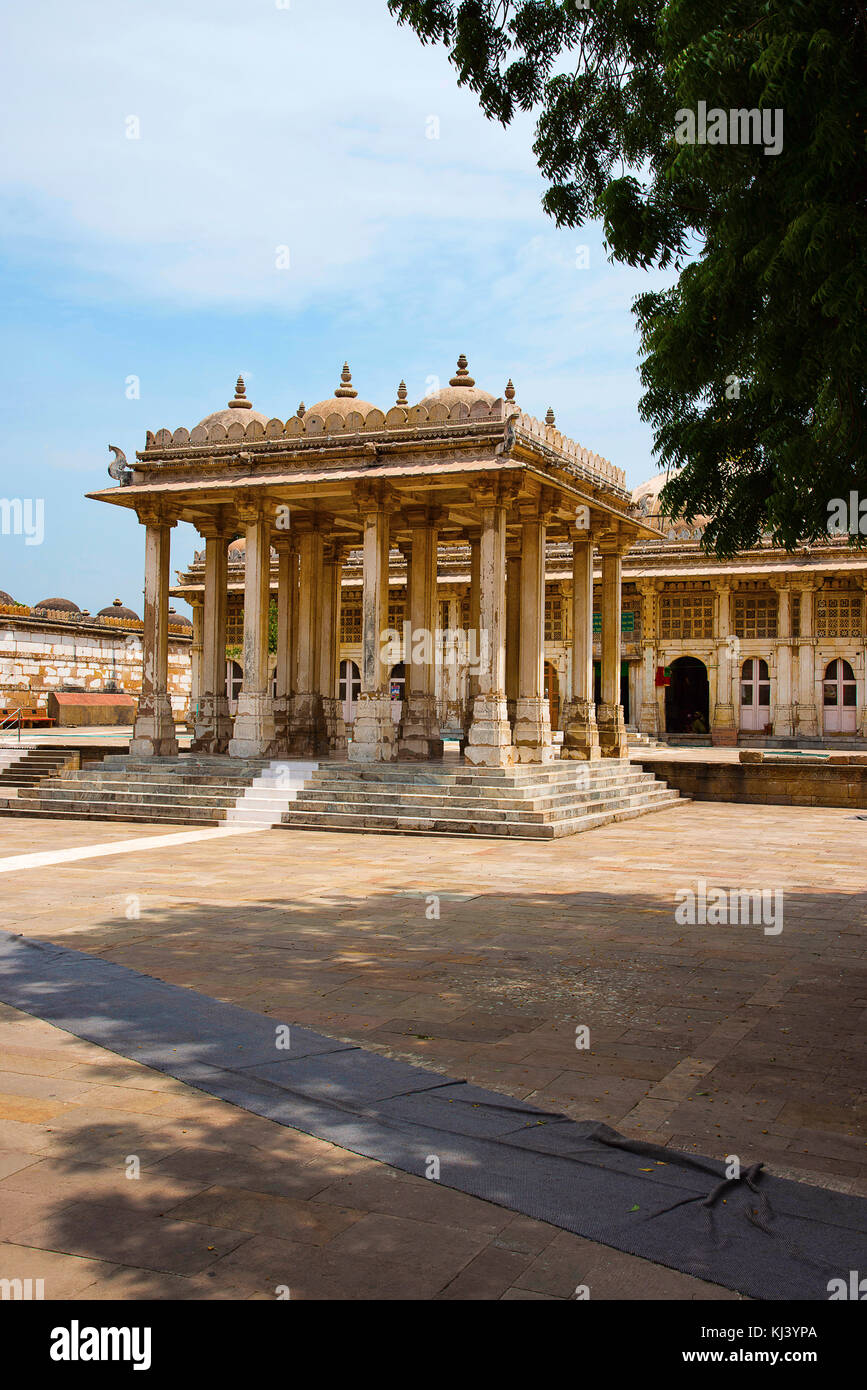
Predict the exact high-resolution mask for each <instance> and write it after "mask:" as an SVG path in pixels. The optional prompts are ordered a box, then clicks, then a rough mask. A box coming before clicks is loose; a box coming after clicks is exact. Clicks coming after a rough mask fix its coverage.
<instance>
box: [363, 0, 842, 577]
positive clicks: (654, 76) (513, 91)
mask: <svg viewBox="0 0 867 1390" xmlns="http://www.w3.org/2000/svg"><path fill="white" fill-rule="evenodd" d="M389 8H390V10H391V11H392V13H393V14H394V15H395V16H396V18H397V19H398V21H399V22H400V23H405V24H409V25H411V26H412V28H413V29H414V30H415V31H416V32H417V33H418V35H419V37H420V38H421V40H422V41H423V42H425V43H441V44H444V45H446V47H447V48H448V51H449V57H450V60H451V62H452V63H453V65H454V67H455V69H456V71H457V76H458V81H459V83H460V84H461V85H464V86H467V87H469V88H470V89H472V90H473V91H474V92H476V93H477V94H478V98H479V102H480V104H481V107H482V110H483V111H484V112H485V114H486V115H487V116H488V117H489V118H491V119H493V120H497V121H500V122H501V123H502V124H504V125H508V124H509V123H510V122H511V121H512V119H513V117H514V116H515V114H516V113H517V112H518V111H526V112H529V111H533V112H535V113H536V114H537V124H536V139H535V143H534V146H533V150H534V154H535V156H536V158H537V161H538V164H539V168H540V170H541V172H542V174H543V175H544V177H545V178H546V180H547V182H548V188H547V191H546V193H545V195H544V199H543V205H544V208H545V210H546V212H548V213H549V214H550V215H551V216H552V217H553V218H554V220H555V221H556V223H557V224H558V225H559V226H566V227H579V226H581V225H582V224H583V223H584V222H586V221H587V220H588V219H589V218H599V219H601V222H602V225H603V228H604V234H605V240H606V245H607V248H608V250H609V253H610V255H611V257H612V259H615V260H619V261H622V262H625V263H627V264H629V265H632V266H639V267H644V268H650V267H660V268H664V267H668V266H671V267H673V268H674V269H675V270H676V271H677V272H678V278H677V281H676V283H675V285H674V286H673V287H672V288H671V289H669V290H665V291H661V292H648V293H645V294H642V295H641V296H639V298H638V299H637V300H636V302H635V305H634V312H635V314H636V317H637V321H638V325H639V329H640V335H641V356H642V362H641V367H640V376H641V382H642V386H643V388H644V393H643V395H642V398H641V404H640V410H641V415H642V417H643V418H644V419H645V420H647V421H648V422H649V423H650V424H651V426H652V428H653V433H654V447H655V452H656V454H657V457H658V461H659V465H660V467H664V468H667V469H670V470H671V477H670V480H669V482H668V484H667V485H666V489H665V492H664V495H663V501H664V504H665V505H666V509H667V510H668V511H669V512H670V513H671V514H672V515H675V516H683V517H685V518H686V519H687V520H692V519H693V518H694V517H696V516H698V515H711V516H712V517H713V520H712V522H711V523H710V524H709V526H708V527H707V529H706V531H705V540H704V544H705V546H706V548H707V549H709V550H712V551H714V552H716V553H717V554H718V555H720V556H725V555H730V554H732V553H733V552H734V551H736V550H738V549H743V548H746V547H748V546H749V545H751V544H753V543H755V541H756V540H757V539H758V537H759V535H760V534H761V533H762V532H764V531H770V532H771V533H772V535H773V537H774V539H775V540H776V541H777V542H778V543H781V544H783V545H786V546H787V547H792V546H793V545H794V544H795V543H796V542H797V541H798V540H799V539H815V538H818V537H820V536H821V535H822V534H824V533H826V531H827V527H828V512H829V505H830V503H831V501H832V499H834V498H848V496H849V494H850V492H851V491H853V490H855V491H858V490H859V488H860V492H861V495H862V496H867V419H865V414H867V412H865V406H867V370H865V369H867V329H865V311H867V237H865V232H867V166H865V144H867V142H865V135H867V62H865V58H867V43H865V31H867V15H865V7H864V3H863V0H854V3H853V0H844V3H841V4H831V3H828V0H719V2H718V3H716V4H714V5H709V4H708V3H707V0H637V3H634V2H633V3H629V2H627V3H624V0H589V8H581V7H580V6H579V4H577V3H575V0H563V3H557V0H463V2H462V3H452V0H389ZM699 103H705V107H706V110H707V112H709V113H711V114H712V113H713V111H714V110H716V109H719V110H721V111H722V112H724V113H726V116H728V113H729V112H734V111H741V110H746V111H749V110H761V111H766V112H767V115H766V119H768V120H773V119H776V118H774V117H773V115H772V113H773V112H779V113H782V115H781V117H780V118H779V119H780V120H781V121H782V127H781V128H782V145H781V148H780V149H779V152H778V153H775V154H774V153H767V152H766V150H765V145H764V144H762V143H729V144H723V143H710V142H708V143H698V142H697V141H696V142H695V143H678V140H677V139H676V138H675V132H676V129H677V124H678V113H679V112H682V111H685V110H686V111H692V112H697V111H698V110H699ZM860 539H862V540H863V537H862V538H860Z"/></svg>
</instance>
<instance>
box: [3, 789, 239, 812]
mask: <svg viewBox="0 0 867 1390" xmlns="http://www.w3.org/2000/svg"><path fill="white" fill-rule="evenodd" d="M21 790H22V791H23V792H24V797H23V798H22V796H21V792H19V800H22V799H23V800H24V801H25V803H26V802H29V801H38V802H40V803H48V802H56V803H57V804H65V805H75V804H77V803H80V802H81V803H85V802H86V803H88V804H90V803H93V804H96V805H106V806H129V807H130V809H140V808H141V807H144V806H154V807H156V808H160V807H162V806H177V807H179V808H182V807H184V806H189V807H191V808H193V809H202V810H205V811H215V812H222V811H225V810H226V808H227V807H229V806H234V805H235V800H236V798H235V797H233V796H232V797H223V798H215V797H207V796H189V797H184V798H183V799H180V798H178V797H177V796H172V795H171V793H162V792H140V793H137V794H135V795H130V794H127V793H125V792H120V791H118V792H113V791H112V792H100V793H99V794H98V795H94V793H93V792H92V791H91V790H90V789H86V788H85V789H82V788H79V787H76V786H75V784H74V783H73V784H72V785H71V786H62V785H53V786H46V785H45V784H41V785H40V786H38V787H24V788H22V789H21Z"/></svg>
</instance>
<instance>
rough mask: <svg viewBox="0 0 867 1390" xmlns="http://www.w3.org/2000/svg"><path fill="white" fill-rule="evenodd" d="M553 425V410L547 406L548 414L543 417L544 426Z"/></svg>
mask: <svg viewBox="0 0 867 1390" xmlns="http://www.w3.org/2000/svg"><path fill="white" fill-rule="evenodd" d="M553 423H554V410H553V408H552V407H551V406H550V405H549V406H548V414H547V415H546V416H545V424H546V425H553Z"/></svg>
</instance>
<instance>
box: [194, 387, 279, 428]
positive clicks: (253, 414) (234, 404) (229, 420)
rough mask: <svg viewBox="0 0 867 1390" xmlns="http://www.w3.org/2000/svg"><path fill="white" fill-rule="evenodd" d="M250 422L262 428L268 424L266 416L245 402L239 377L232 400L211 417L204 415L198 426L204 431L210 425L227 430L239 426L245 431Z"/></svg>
mask: <svg viewBox="0 0 867 1390" xmlns="http://www.w3.org/2000/svg"><path fill="white" fill-rule="evenodd" d="M251 420H258V421H259V424H260V425H262V426H263V427H264V426H265V425H267V423H268V417H267V415H262V414H261V413H260V412H259V411H258V410H254V409H253V405H252V402H251V401H248V400H247V390H246V387H245V386H244V378H243V377H242V376H239V377H238V380H237V382H236V383H235V398H234V400H231V401H229V404H228V406H227V407H226V409H225V410H215V411H214V413H213V415H206V416H205V418H204V420H200V421H199V425H200V426H201V425H204V427H205V429H207V428H208V427H209V426H210V425H222V426H223V427H224V428H225V429H228V428H229V426H230V425H234V424H239V425H243V426H244V428H245V429H246V427H247V425H249V423H250V421H251ZM197 428H198V426H197Z"/></svg>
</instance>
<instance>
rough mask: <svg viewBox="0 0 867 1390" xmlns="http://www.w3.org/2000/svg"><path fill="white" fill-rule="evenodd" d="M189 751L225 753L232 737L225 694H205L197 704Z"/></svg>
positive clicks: (230, 719) (230, 720)
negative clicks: (196, 717)
mask: <svg viewBox="0 0 867 1390" xmlns="http://www.w3.org/2000/svg"><path fill="white" fill-rule="evenodd" d="M193 735H194V736H193V741H192V743H191V744H190V751H191V752H193V753H225V752H226V750H227V748H228V747H229V740H230V739H231V737H232V716H231V715H230V714H229V701H228V700H227V699H226V696H225V695H205V696H203V698H202V702H201V705H200V706H199V717H198V719H197V720H196V723H195V727H194V731H193Z"/></svg>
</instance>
